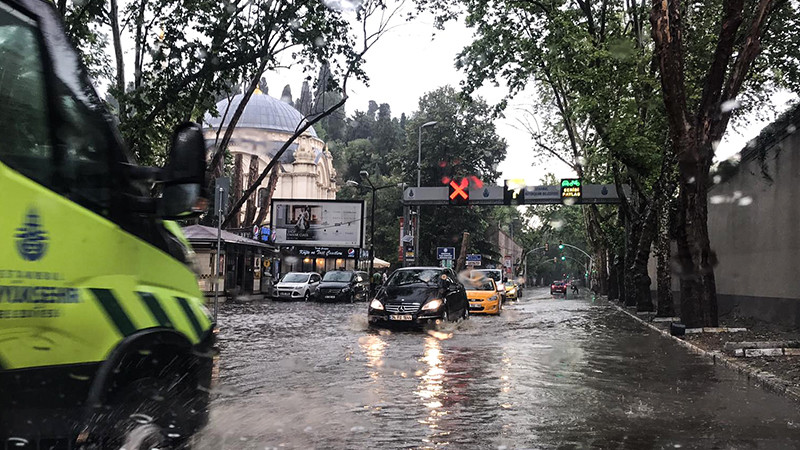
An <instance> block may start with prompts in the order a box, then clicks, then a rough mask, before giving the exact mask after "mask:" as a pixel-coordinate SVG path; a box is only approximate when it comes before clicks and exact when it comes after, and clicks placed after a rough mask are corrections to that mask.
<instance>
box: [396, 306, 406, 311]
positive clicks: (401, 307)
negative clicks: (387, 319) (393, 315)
mask: <svg viewBox="0 0 800 450" xmlns="http://www.w3.org/2000/svg"><path fill="white" fill-rule="evenodd" d="M397 312H406V307H405V306H403V305H400V306H399V307H398V308H397Z"/></svg>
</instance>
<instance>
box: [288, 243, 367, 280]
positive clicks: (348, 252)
mask: <svg viewBox="0 0 800 450" xmlns="http://www.w3.org/2000/svg"><path fill="white" fill-rule="evenodd" d="M360 253H361V252H360V250H359V249H358V248H354V247H310V246H299V245H292V246H281V248H280V262H279V265H278V268H277V270H278V271H279V272H280V274H281V275H283V274H285V273H288V272H317V273H320V274H323V273H325V272H328V271H331V270H338V269H345V270H355V268H356V264H357V262H358V258H359V255H360Z"/></svg>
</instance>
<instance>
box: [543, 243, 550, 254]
mask: <svg viewBox="0 0 800 450" xmlns="http://www.w3.org/2000/svg"><path fill="white" fill-rule="evenodd" d="M549 251H550V244H544V252H545V253H547V252H549Z"/></svg>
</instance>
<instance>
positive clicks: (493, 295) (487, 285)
mask: <svg viewBox="0 0 800 450" xmlns="http://www.w3.org/2000/svg"><path fill="white" fill-rule="evenodd" d="M464 285H465V287H466V288H467V300H469V313H470V314H492V315H498V314H500V310H501V309H502V308H503V306H502V302H501V301H500V295H498V292H497V285H496V284H495V282H494V280H492V279H491V278H489V277H480V278H471V279H470V280H469V281H468V282H467V283H464Z"/></svg>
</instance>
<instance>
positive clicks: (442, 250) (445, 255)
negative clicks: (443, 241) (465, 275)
mask: <svg viewBox="0 0 800 450" xmlns="http://www.w3.org/2000/svg"><path fill="white" fill-rule="evenodd" d="M436 259H438V260H442V259H456V248H455V247H436Z"/></svg>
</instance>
